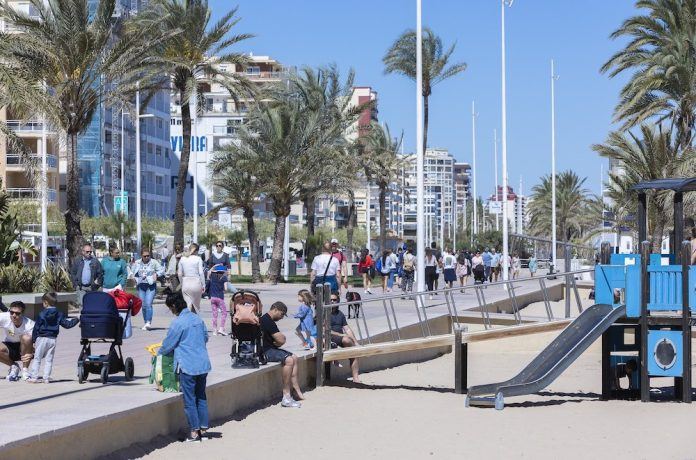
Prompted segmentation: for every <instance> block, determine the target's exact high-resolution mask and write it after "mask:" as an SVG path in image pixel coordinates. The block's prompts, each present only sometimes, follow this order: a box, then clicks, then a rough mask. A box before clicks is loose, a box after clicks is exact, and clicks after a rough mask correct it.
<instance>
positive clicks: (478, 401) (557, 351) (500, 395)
mask: <svg viewBox="0 0 696 460" xmlns="http://www.w3.org/2000/svg"><path fill="white" fill-rule="evenodd" d="M625 314H626V306H623V305H622V306H620V307H616V308H614V307H612V306H611V305H605V304H598V305H593V306H591V307H590V308H588V309H587V310H585V311H583V312H582V313H581V314H580V316H578V317H577V318H576V319H575V320H574V321H573V322H572V323H570V325H569V326H568V327H567V328H565V329H564V330H563V332H561V333H560V335H559V336H558V337H556V338H555V339H554V341H553V342H551V344H549V345H548V346H547V347H546V348H545V349H544V350H543V351H542V352H541V353H539V355H538V356H537V357H536V358H534V360H533V361H532V362H531V363H529V364H528V365H527V367H525V368H524V369H523V370H522V372H520V373H519V374H517V375H516V376H515V377H513V378H511V379H510V380H507V381H505V382H499V383H492V384H489V385H477V386H473V387H471V388H469V390H468V391H467V396H466V406H467V407H469V406H495V408H496V409H498V410H501V409H502V408H503V407H504V405H505V403H504V398H506V397H508V396H519V395H526V394H531V393H536V392H537V391H541V390H543V389H544V388H546V387H547V386H548V385H549V384H550V383H551V382H553V381H554V380H555V379H556V378H557V377H558V376H559V375H561V373H562V372H563V371H564V370H566V369H567V368H568V366H570V364H571V363H572V362H573V361H575V360H576V359H577V358H578V357H579V356H580V355H581V354H582V353H583V352H584V351H585V350H587V348H588V347H589V346H590V345H592V343H594V341H595V340H597V339H598V338H600V337H601V336H602V333H603V332H604V331H606V330H607V329H608V328H609V326H611V325H612V324H613V323H614V322H616V321H617V320H618V319H619V318H621V317H623V316H625Z"/></svg>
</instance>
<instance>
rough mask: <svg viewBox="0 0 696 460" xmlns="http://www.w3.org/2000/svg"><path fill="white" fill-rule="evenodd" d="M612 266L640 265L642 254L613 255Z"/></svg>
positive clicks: (610, 261) (611, 258) (610, 259)
mask: <svg viewBox="0 0 696 460" xmlns="http://www.w3.org/2000/svg"><path fill="white" fill-rule="evenodd" d="M609 263H610V265H640V254H612V255H611V257H610V258H609Z"/></svg>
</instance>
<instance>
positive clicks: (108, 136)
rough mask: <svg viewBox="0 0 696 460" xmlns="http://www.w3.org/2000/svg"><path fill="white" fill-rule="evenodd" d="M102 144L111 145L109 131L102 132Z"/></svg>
mask: <svg viewBox="0 0 696 460" xmlns="http://www.w3.org/2000/svg"><path fill="white" fill-rule="evenodd" d="M104 142H105V143H107V144H111V131H106V130H105V131H104Z"/></svg>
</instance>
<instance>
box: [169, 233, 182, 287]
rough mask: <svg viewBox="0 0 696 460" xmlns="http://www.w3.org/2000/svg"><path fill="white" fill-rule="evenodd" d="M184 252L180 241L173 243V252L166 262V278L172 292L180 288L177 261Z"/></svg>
mask: <svg viewBox="0 0 696 460" xmlns="http://www.w3.org/2000/svg"><path fill="white" fill-rule="evenodd" d="M183 254H184V247H183V246H182V245H181V243H176V244H175V245H174V254H172V255H171V256H170V257H169V261H168V262H167V273H166V278H167V281H169V289H171V291H172V292H175V291H178V290H179V289H180V288H181V280H180V279H179V275H178V271H179V261H180V260H181V256H182V255H183Z"/></svg>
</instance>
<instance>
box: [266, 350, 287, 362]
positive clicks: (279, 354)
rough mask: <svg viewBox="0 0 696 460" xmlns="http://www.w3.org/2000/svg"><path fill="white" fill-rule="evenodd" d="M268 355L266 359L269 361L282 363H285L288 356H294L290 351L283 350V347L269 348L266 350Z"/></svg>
mask: <svg viewBox="0 0 696 460" xmlns="http://www.w3.org/2000/svg"><path fill="white" fill-rule="evenodd" d="M264 354H265V355H266V360H268V362H269V363H281V364H285V360H286V359H287V357H288V356H292V353H290V352H289V351H286V350H283V349H282V348H269V349H268V350H266V351H265V352H264Z"/></svg>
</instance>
